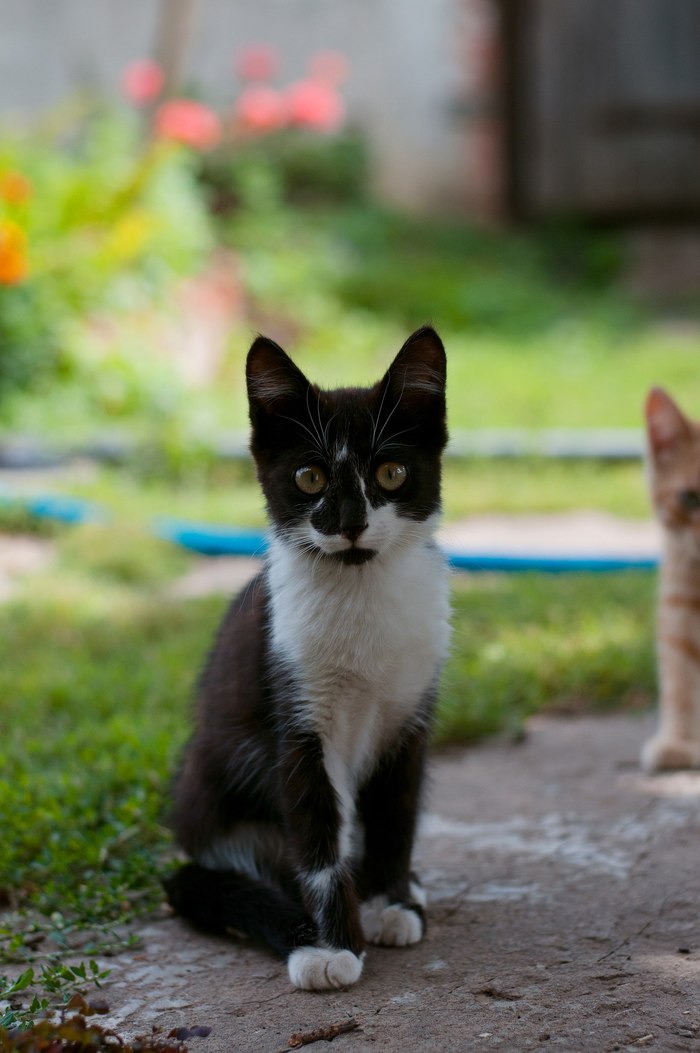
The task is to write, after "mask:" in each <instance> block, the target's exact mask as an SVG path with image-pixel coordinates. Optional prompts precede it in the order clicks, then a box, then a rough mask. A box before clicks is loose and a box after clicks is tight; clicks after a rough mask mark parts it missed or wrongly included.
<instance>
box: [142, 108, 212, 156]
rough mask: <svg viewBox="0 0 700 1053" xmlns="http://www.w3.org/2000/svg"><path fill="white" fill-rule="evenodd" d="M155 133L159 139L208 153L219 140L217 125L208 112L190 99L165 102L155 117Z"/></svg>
mask: <svg viewBox="0 0 700 1053" xmlns="http://www.w3.org/2000/svg"><path fill="white" fill-rule="evenodd" d="M155 131H156V134H157V135H158V136H160V138H162V139H174V140H175V141H176V142H179V143H184V144H185V145H186V146H192V147H194V149H195V150H208V149H210V148H211V147H212V146H216V145H217V143H218V142H219V141H220V139H221V121H220V120H219V117H218V115H217V114H216V113H214V111H213V110H212V109H210V108H209V107H208V106H205V105H204V104H203V103H201V102H196V101H195V100H194V99H169V100H168V102H164V103H163V105H162V106H161V107H160V108H159V110H158V112H157V113H156V117H155Z"/></svg>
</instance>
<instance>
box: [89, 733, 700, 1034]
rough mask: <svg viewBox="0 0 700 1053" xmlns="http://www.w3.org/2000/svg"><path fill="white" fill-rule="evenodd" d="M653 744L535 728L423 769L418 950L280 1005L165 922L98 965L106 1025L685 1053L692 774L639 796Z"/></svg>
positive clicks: (694, 865)
mask: <svg viewBox="0 0 700 1053" xmlns="http://www.w3.org/2000/svg"><path fill="white" fill-rule="evenodd" d="M650 730H651V721H650V720H649V719H645V720H640V719H638V718H633V717H629V716H626V717H608V718H596V719H590V718H585V719H578V720H572V719H567V720H554V719H543V718H536V719H533V721H532V722H531V723H530V725H529V728H528V734H527V737H526V740H525V742H524V743H522V744H520V745H505V744H498V743H491V744H487V745H485V746H480V747H478V748H475V749H472V750H461V749H460V750H451V751H449V752H447V753H444V752H443V753H440V754H438V755H436V756H435V757H434V758H433V762H432V785H431V789H430V793H429V796H428V800H427V802H426V810H425V817H424V821H423V826H422V831H421V835H420V841H419V845H418V857H417V861H416V862H417V865H418V868H419V870H420V872H421V874H422V876H423V879H424V882H425V884H426V887H427V890H428V895H429V908H428V917H429V929H428V934H427V937H426V939H425V940H424V941H423V942H422V943H420V944H418V945H416V946H414V947H411V948H407V949H393V950H389V949H378V948H372V949H370V950H369V951H368V954H367V962H366V967H365V973H364V976H363V977H362V979H361V981H360V983H359V984H358V985H357V986H356V987H354V988H351V989H350V990H347V991H341V992H334V993H332V994H328V993H324V994H307V993H302V992H298V991H294V990H293V989H292V988H291V986H290V984H289V982H288V980H287V975H286V970H285V967H284V965H283V964H282V963H280V962H278V961H277V960H275V959H274V958H272V957H270V956H268V954H267V953H266V952H265V951H263V950H259V949H257V948H255V947H253V946H251V945H249V944H244V943H240V942H238V943H237V942H235V941H234V940H232V939H231V940H229V939H223V938H221V939H213V938H209V937H205V936H202V935H199V934H196V933H192V932H191V931H189V930H188V929H187V928H186V926H185V925H184V924H183V923H182V922H181V921H180V920H178V919H175V918H171V917H164V918H163V920H160V921H157V922H153V923H151V924H150V925H148V927H147V928H146V929H145V930H144V932H143V945H142V947H141V948H139V950H137V951H135V952H133V953H129V954H128V955H123V956H121V957H119V958H116V959H112V960H110V961H109V962H106V963H105V964H106V965H108V966H109V967H110V968H111V969H112V975H111V978H110V980H109V981H108V983H107V986H106V990H105V995H106V997H107V1000H108V1002H109V1004H110V1006H111V1010H112V1012H111V1016H110V1017H108V1018H107V1019H108V1022H111V1023H112V1024H113V1025H115V1026H117V1027H119V1029H120V1030H121V1031H122V1032H123V1033H126V1034H130V1035H133V1034H134V1033H136V1032H138V1031H141V1032H143V1031H144V1030H146V1029H149V1030H150V1028H151V1027H152V1026H154V1025H155V1026H158V1027H160V1028H164V1029H166V1031H169V1030H170V1029H171V1028H173V1027H180V1026H190V1027H191V1026H194V1025H207V1026H210V1027H211V1028H212V1032H211V1035H210V1037H208V1038H204V1039H202V1038H193V1039H191V1040H190V1043H189V1047H190V1050H192V1051H194V1053H224V1051H226V1053H229V1051H234V1050H236V1051H243V1053H247V1051H250V1053H278V1051H280V1050H285V1049H287V1048H288V1039H289V1038H290V1036H291V1035H292V1034H293V1033H295V1032H304V1033H306V1032H311V1031H313V1030H314V1029H317V1028H325V1027H329V1026H333V1025H336V1024H341V1023H344V1022H347V1021H348V1020H350V1019H352V1020H355V1021H357V1024H358V1025H359V1026H358V1028H357V1030H355V1031H353V1032H350V1033H347V1034H342V1035H340V1036H339V1037H337V1038H335V1039H334V1043H333V1050H334V1053H336V1051H337V1053H344V1051H347V1053H369V1051H377V1050H382V1051H383V1050H387V1051H402V1053H405V1051H421V1053H422V1051H424V1053H462V1051H471V1050H477V1051H478V1050H490V1049H500V1050H505V1051H508V1053H512V1051H519V1050H529V1049H559V1050H566V1051H567V1053H573V1051H578V1050H581V1051H589V1050H590V1051H596V1053H601V1051H612V1050H635V1051H636V1050H642V1049H653V1050H663V1051H666V1050H694V1049H698V1048H700V892H699V887H700V881H699V880H698V872H699V868H698V844H699V843H700V773H674V774H668V775H661V776H656V777H646V776H643V775H642V774H641V773H640V771H639V769H638V767H637V755H638V751H639V746H640V744H641V742H642V741H643V740H644V738H645V736H646V735H647V734H649V732H650ZM314 1048H317V1049H319V1050H320V1049H325V1048H327V1046H326V1045H325V1044H323V1043H322V1044H320V1045H318V1046H316V1047H314Z"/></svg>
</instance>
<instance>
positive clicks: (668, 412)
mask: <svg viewBox="0 0 700 1053" xmlns="http://www.w3.org/2000/svg"><path fill="white" fill-rule="evenodd" d="M645 414H646V420H647V435H648V436H649V446H650V448H651V451H652V453H653V454H654V456H659V455H660V454H663V453H666V452H667V451H668V450H670V449H672V448H673V447H675V446H677V445H678V443H682V442H683V441H684V440H686V439H689V438H690V436H691V431H690V426H689V424H688V421H687V420H686V418H685V417H684V416H683V414H682V413H681V411H680V409H679V408H678V406H677V405H676V403H675V402H674V401H673V399H672V398H671V396H670V395H667V394H666V392H665V391H664V390H663V388H652V389H651V391H650V392H649V394H648V395H647V401H646V406H645Z"/></svg>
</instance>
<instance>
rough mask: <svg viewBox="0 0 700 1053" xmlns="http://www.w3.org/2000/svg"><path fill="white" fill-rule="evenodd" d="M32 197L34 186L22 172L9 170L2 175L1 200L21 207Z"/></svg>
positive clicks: (0, 180) (0, 177) (0, 181)
mask: <svg viewBox="0 0 700 1053" xmlns="http://www.w3.org/2000/svg"><path fill="white" fill-rule="evenodd" d="M31 196H32V184H31V183H30V182H29V180H28V179H27V177H26V176H23V175H22V173H21V172H15V171H13V170H8V171H6V172H3V173H2V175H0V198H2V200H3V201H7V203H8V205H21V204H23V203H24V202H25V201H28V200H29V198H30V197H31Z"/></svg>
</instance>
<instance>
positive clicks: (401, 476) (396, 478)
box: [374, 461, 408, 490]
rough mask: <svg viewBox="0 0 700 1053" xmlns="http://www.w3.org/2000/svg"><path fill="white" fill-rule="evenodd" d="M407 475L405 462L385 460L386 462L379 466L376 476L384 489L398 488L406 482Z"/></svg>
mask: <svg viewBox="0 0 700 1053" xmlns="http://www.w3.org/2000/svg"><path fill="white" fill-rule="evenodd" d="M407 475H408V472H407V471H406V465H405V464H399V463H398V462H397V461H385V462H384V464H380V465H379V467H378V468H377V470H376V472H375V473H374V478H375V479H376V480H377V482H378V483H379V485H380V486H381V488H382V490H398V488H399V487H400V486H403V484H404V483H405V482H406V476H407Z"/></svg>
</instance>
